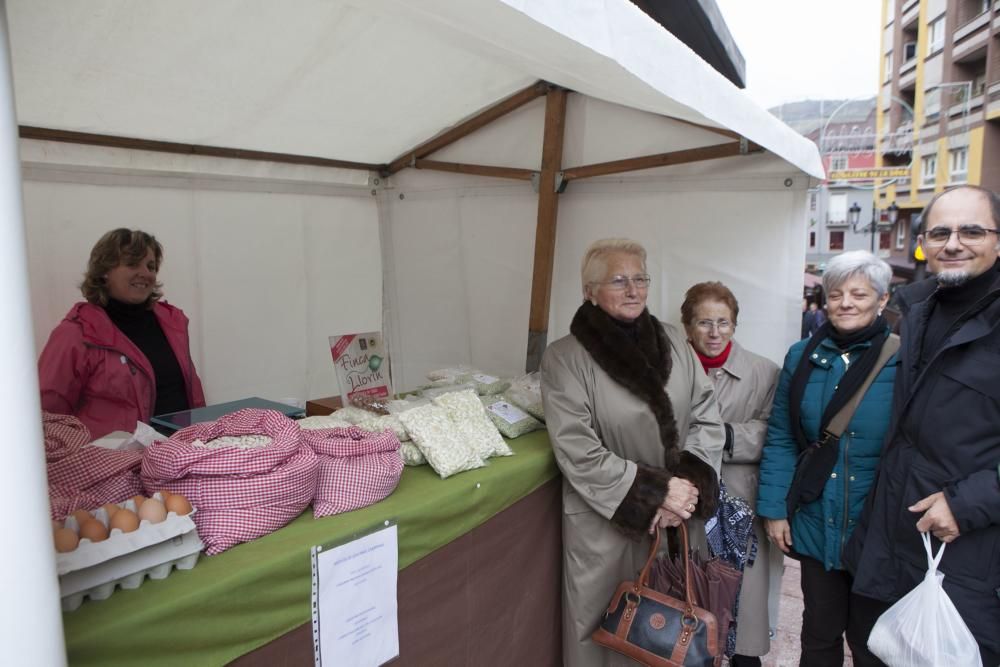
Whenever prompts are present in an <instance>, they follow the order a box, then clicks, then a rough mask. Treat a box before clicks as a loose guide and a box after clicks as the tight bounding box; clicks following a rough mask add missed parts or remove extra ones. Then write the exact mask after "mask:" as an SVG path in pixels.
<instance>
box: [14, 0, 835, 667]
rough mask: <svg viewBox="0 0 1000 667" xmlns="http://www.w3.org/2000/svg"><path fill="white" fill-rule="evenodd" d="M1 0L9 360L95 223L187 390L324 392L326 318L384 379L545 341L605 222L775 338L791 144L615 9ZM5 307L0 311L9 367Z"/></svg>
mask: <svg viewBox="0 0 1000 667" xmlns="http://www.w3.org/2000/svg"><path fill="white" fill-rule="evenodd" d="M6 10H7V12H6V13H7V18H8V23H9V33H10V34H9V47H10V54H11V61H12V63H13V81H14V96H15V99H16V111H17V123H18V124H19V125H20V126H21V127H20V134H21V137H22V139H21V142H20V152H21V162H20V164H21V169H22V172H23V196H24V209H25V226H24V234H25V236H26V240H27V255H26V257H27V271H28V274H29V277H30V284H31V293H30V297H25V296H24V295H23V294H22V295H21V298H23V299H24V302H25V303H26V304H30V305H28V306H26V307H29V308H30V311H31V315H32V319H33V323H34V324H33V332H34V340H33V343H34V347H35V348H36V351H37V349H38V348H40V346H41V345H42V344H44V341H45V339H46V338H47V335H48V332H49V331H50V330H51V328H52V327H53V326H54V325H55V324H56V323H57V322H58V321H59V319H60V318H61V317H62V315H63V314H64V313H65V312H66V310H67V309H68V307H69V306H70V305H71V304H72V303H73V302H74V301H76V300H78V299H79V292H78V290H76V284H77V283H78V281H79V278H80V275H81V273H82V271H83V269H84V266H85V263H86V258H87V253H88V252H89V248H90V246H91V245H92V244H93V242H94V241H95V240H96V238H97V237H98V236H99V235H100V234H101V233H103V232H104V231H107V230H108V229H110V228H113V227H117V226H128V227H138V228H142V229H144V230H146V231H149V232H152V233H154V234H155V235H156V236H157V237H158V238H160V240H161V241H163V243H164V246H165V263H164V267H163V270H162V271H161V274H160V277H161V280H162V281H163V283H164V284H165V291H166V294H167V298H168V300H170V301H171V302H173V303H175V304H177V305H179V306H181V307H182V308H183V309H184V310H185V312H187V314H188V316H189V317H190V318H191V321H192V341H193V353H194V357H195V361H196V364H197V365H198V368H199V371H200V372H201V374H202V377H203V379H204V381H205V386H206V391H207V394H208V398H209V401H210V402H218V401H223V400H229V399H232V398H237V397H240V396H245V395H262V396H266V397H269V398H278V399H280V398H288V397H294V398H308V397H316V396H321V395H328V394H332V393H337V392H336V385H335V382H334V377H333V372H332V365H331V363H330V361H329V357H328V351H327V347H326V337H327V336H328V335H330V334H334V333H342V332H348V331H364V330H371V329H373V328H380V327H384V328H385V330H386V332H387V335H388V337H389V340H390V346H391V352H392V355H391V356H392V359H393V360H394V362H393V363H394V368H393V371H394V379H395V383H396V386H397V387H400V388H404V389H405V388H411V387H413V386H415V385H416V384H418V383H419V382H420V381H421V378H422V375H423V373H424V372H425V371H426V370H428V369H429V368H432V367H435V366H440V365H444V364H448V363H453V362H466V363H472V364H475V365H477V366H479V367H481V368H483V369H484V370H488V371H490V372H494V373H498V374H514V373H517V372H520V371H521V370H523V367H524V360H525V350H526V349H527V348H528V347H529V344H530V343H531V342H532V341H533V340H534V344H535V346H536V348H537V347H538V345H539V344H543V343H544V341H545V340H546V332H549V339H550V340H551V339H554V338H555V337H558V336H560V335H563V334H565V333H566V332H567V330H568V326H569V320H570V318H571V317H572V313H573V311H574V310H575V308H576V307H577V305H578V303H579V301H580V285H579V275H578V263H579V258H580V257H581V255H582V252H583V249H584V248H585V247H586V246H587V244H589V243H590V242H591V241H593V240H594V239H596V238H601V237H606V236H630V237H633V238H636V239H638V240H640V241H641V242H643V243H644V244H645V245H646V247H647V249H648V251H649V269H650V273H651V274H652V275H653V276H654V287H653V290H652V291H651V294H650V308H651V310H652V311H653V312H654V313H655V314H657V315H658V316H660V317H661V318H662V319H665V320H668V321H676V320H677V319H678V318H677V313H678V308H679V305H680V301H681V299H682V297H683V293H684V290H685V289H686V288H687V286H689V285H690V284H692V283H694V282H698V281H700V280H706V279H720V280H723V281H724V282H726V284H727V285H729V286H730V287H731V288H732V289H733V290H734V292H735V293H736V295H737V297H738V298H739V299H740V303H741V318H740V332H739V337H740V339H741V340H742V341H743V342H744V343H745V344H747V345H748V346H749V347H752V348H753V349H755V350H757V351H760V352H761V353H764V354H766V355H768V356H771V357H772V358H775V359H779V358H780V355H781V353H782V352H783V350H784V348H785V347H786V346H787V344H788V342H790V340H791V337H792V336H793V332H795V331H797V329H798V326H799V320H798V318H799V312H798V306H799V298H800V296H801V285H800V282H801V271H802V265H803V261H804V244H803V243H802V242H801V239H802V235H803V232H804V230H803V227H802V225H803V219H804V216H803V215H802V212H803V211H804V207H805V197H806V190H807V188H808V186H809V180H810V178H811V177H821V176H822V167H821V163H820V160H819V156H818V153H817V151H816V149H815V147H814V145H813V144H811V143H810V142H808V141H806V140H805V139H803V138H801V137H799V136H798V135H796V134H795V133H794V132H793V131H792V130H791V129H789V128H788V127H786V126H785V125H783V124H782V123H780V122H779V121H777V120H776V119H774V118H773V117H771V116H770V115H769V114H768V113H767V112H766V111H765V110H763V109H760V108H758V107H756V106H755V105H754V104H753V103H751V102H750V101H749V100H748V99H747V98H746V97H745V96H744V94H743V93H742V92H741V91H739V90H738V89H736V88H735V87H734V86H733V85H732V84H731V83H729V82H728V81H727V80H726V79H724V78H723V77H722V76H721V75H719V74H718V73H716V72H715V71H714V70H711V69H710V68H708V67H707V66H706V65H705V64H704V63H703V62H702V61H701V60H700V59H699V58H698V57H697V56H696V55H695V54H694V53H693V52H691V51H690V50H689V49H688V48H687V47H686V46H684V45H683V44H681V43H680V42H679V41H678V40H677V39H676V38H674V37H673V36H672V35H670V34H669V33H667V32H666V31H664V30H663V29H662V27H661V26H659V25H658V24H656V23H655V22H654V21H652V20H651V19H650V18H648V17H647V16H646V15H645V14H643V13H642V12H641V11H640V10H638V9H637V8H636V7H634V6H633V5H632V4H631V3H629V2H627V0H581V1H579V2H574V3H572V4H567V3H565V2H561V1H559V0H535V1H533V2H528V1H527V0H521V1H517V0H462V1H461V2H457V1H455V0H451V1H449V0H410V1H406V0H354V1H352V0H339V1H338V0H302V1H300V2H296V3H294V5H282V4H276V3H269V2H263V1H258V2H246V1H238V0H220V1H218V2H212V3H200V2H194V1H193V0H182V1H178V2H171V3H132V2H126V1H125V0H97V1H94V2H87V3H69V2H62V3H60V2H31V1H30V0H12V1H8V2H7V8H6ZM539 82H545V83H539ZM4 129H7V130H9V132H10V135H11V136H8V137H5V140H6V141H9V142H12V141H13V128H12V127H11V128H4ZM435 137H437V140H436V141H432V142H430V143H422V142H428V140H431V139H432V138H435ZM11 154H13V149H12V150H11ZM710 158H715V159H710ZM616 161H625V163H618V162H616ZM608 163H613V164H610V165H609V164H608ZM639 169H641V170H639ZM456 171H458V172H465V173H458V174H456V173H451V172H456ZM14 179H15V180H14V182H15V183H16V174H15V176H14ZM567 184H568V185H567ZM564 186H565V189H564V191H563V192H562V194H558V193H557V192H556V190H557V189H562V188H563V187H564ZM536 189H537V192H536ZM15 199H16V197H15ZM557 214H558V220H559V224H558V228H557V226H556V216H557ZM17 218H18V216H17V214H16V207H14V208H13V209H8V222H7V224H6V225H5V227H10V228H12V229H13V231H11V232H10V233H11V234H13V235H14V236H13V237H12V238H13V241H12V242H11V243H5V244H4V248H5V250H6V251H9V252H13V259H14V260H18V261H11V262H8V265H7V266H6V267H5V270H6V271H7V273H8V276H10V277H11V280H10V286H9V289H13V290H15V291H16V290H17V289H23V288H19V287H18V285H23V281H24V275H23V274H24V269H23V268H22V267H24V266H25V261H24V256H22V255H20V250H19V248H20V247H23V243H18V242H17V238H20V234H22V232H21V231H20V227H19V225H18V221H17ZM533 291H534V296H533ZM550 303H551V308H550ZM26 314H27V313H26V312H25V315H26ZM13 319H15V320H17V319H18V318H13ZM24 319H25V318H21V321H20V323H14V322H9V321H8V323H6V324H5V325H4V328H3V329H2V332H3V339H4V341H5V342H7V341H8V340H10V341H12V342H11V343H9V344H5V345H4V349H6V350H8V352H7V354H16V355H18V356H19V363H21V365H22V366H24V364H23V361H24V359H23V358H24V356H25V355H26V351H27V350H29V349H31V344H32V341H31V340H28V341H24V340H22V339H21V338H19V337H20V336H21V335H22V334H24V333H25V332H27V331H29V328H28V327H26V326H24V321H23V320H24ZM529 319H530V320H531V322H532V325H531V330H532V337H534V339H533V338H532V337H529V331H528V327H526V326H525V325H526V323H528V321H529ZM18 326H19V327H20V328H18ZM539 336H540V337H539ZM15 340H19V341H20V343H19V345H20V347H18V346H16V345H14V344H13V341H15ZM536 352H537V349H536ZM32 361H33V358H32ZM25 368H28V371H24V369H22V372H21V373H20V375H17V376H8V377H6V378H5V379H4V381H3V382H4V386H3V396H4V398H5V399H9V400H5V402H4V405H5V408H4V409H5V411H6V414H5V417H7V418H8V419H7V423H11V424H14V425H15V426H16V429H15V434H16V435H17V436H20V439H25V440H29V441H30V442H37V441H38V438H39V435H38V426H37V424H38V419H37V416H38V412H37V410H38V403H37V386H36V385H35V384H34V379H33V378H31V377H27V376H26V375H25V373H26V372H27V373H29V374H30V367H25ZM21 448H22V449H24V450H34V451H31V452H29V453H28V455H27V456H26V457H25V458H24V459H23V460H20V459H19V460H18V461H17V462H16V463H17V465H16V466H15V475H14V477H15V478H16V479H17V480H18V483H17V484H15V485H13V487H8V488H7V489H5V490H4V491H3V492H0V499H2V500H3V501H4V502H5V503H7V504H8V506H9V501H10V494H12V493H14V494H21V495H22V496H23V495H25V494H28V495H30V496H31V498H32V504H31V511H28V512H24V513H23V514H22V515H21V517H20V519H21V521H22V522H23V523H22V524H21V528H20V530H22V531H23V533H24V534H26V535H29V536H30V537H29V539H27V540H26V541H25V553H24V555H23V556H24V563H30V564H31V569H33V570H36V571H37V570H40V571H39V572H37V576H34V577H28V578H23V577H18V579H19V580H18V581H17V582H16V583H15V582H13V581H11V582H8V581H7V580H8V579H10V578H11V577H10V574H5V575H4V583H5V584H6V583H10V586H9V587H8V590H11V591H17V590H21V591H28V590H29V589H31V588H32V587H34V588H39V587H40V588H41V589H44V590H45V591H46V594H45V596H43V597H45V599H44V600H42V601H40V602H43V603H44V606H45V610H46V611H45V614H44V616H45V617H46V619H47V623H48V625H44V624H41V623H36V619H35V618H30V617H29V618H26V617H25V614H23V606H22V604H21V602H20V601H21V600H23V599H24V597H25V596H26V595H27V593H25V596H21V595H17V594H12V595H8V596H5V600H6V602H4V603H2V605H0V621H3V627H4V630H3V633H4V642H5V644H6V645H8V646H12V647H14V649H13V650H14V653H13V654H14V655H18V654H19V653H23V655H24V656H26V657H28V658H30V657H32V656H41V655H49V654H42V653H40V651H42V650H43V648H44V650H46V651H51V650H56V651H57V652H59V651H61V649H60V648H59V647H56V649H52V648H51V644H52V637H53V634H57V635H59V634H61V633H59V631H58V627H55V628H53V626H52V623H55V624H58V622H59V621H58V618H59V617H58V611H57V609H58V599H57V594H56V592H55V584H54V576H53V571H52V570H53V569H54V568H52V567H50V565H51V563H50V561H49V560H48V558H49V554H50V551H51V549H50V546H49V541H50V540H49V535H48V532H47V530H42V531H39V526H42V527H44V522H43V520H42V516H43V515H44V514H45V513H46V512H47V508H46V499H45V495H44V493H43V492H42V491H41V490H40V488H38V486H39V485H38V484H37V479H38V477H39V474H38V471H39V469H40V466H41V465H42V463H43V459H42V458H41V456H40V451H41V447H40V446H24V445H22V446H21ZM32 480H34V481H32ZM8 571H9V572H12V571H13V570H8ZM42 606H43V605H35V608H36V609H40V608H42ZM29 628H31V629H30V630H29ZM8 633H10V639H9V641H8ZM38 633H42V634H41V635H39V634H38ZM40 637H41V638H40ZM41 644H46V645H48V646H45V647H43V646H41ZM46 662H48V661H47V660H46Z"/></svg>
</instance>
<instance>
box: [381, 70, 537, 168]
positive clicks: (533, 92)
mask: <svg viewBox="0 0 1000 667" xmlns="http://www.w3.org/2000/svg"><path fill="white" fill-rule="evenodd" d="M549 88H550V85H549V84H548V83H546V82H544V81H538V82H536V83H533V84H531V85H530V86H528V87H527V88H524V89H523V90H520V91H518V92H516V93H514V94H513V95H511V96H510V97H507V98H505V99H502V100H500V101H499V102H497V103H496V104H494V105H493V106H491V107H488V108H486V109H484V110H482V111H480V112H479V113H477V114H476V115H475V116H473V117H472V118H469V119H468V120H465V121H463V122H461V123H459V124H458V125H456V126H455V127H453V128H451V129H450V130H447V131H446V132H442V133H441V134H439V135H438V136H436V137H434V138H433V139H430V140H429V141H425V142H424V143H422V144H420V145H419V146H417V147H416V148H413V149H412V150H409V151H407V152H405V153H403V154H402V155H400V156H399V157H398V158H396V159H395V160H393V161H392V162H390V163H389V166H388V167H387V168H386V169H385V170H384V171H383V172H382V173H383V175H384V176H390V175H392V174H395V173H396V172H397V171H399V170H401V169H405V168H406V167H409V166H411V165H412V163H413V162H414V161H415V160H419V159H420V158H423V157H427V156H428V155H430V154H431V153H434V152H435V151H439V150H441V149H442V148H444V147H445V146H448V145H449V144H453V143H455V142H456V141H458V140H459V139H461V138H462V137H466V136H468V135H470V134H472V133H473V132H475V131H476V130H478V129H479V128H481V127H485V126H487V125H489V124H490V123H492V122H493V121H495V120H496V119H497V118H500V117H501V116H505V115H507V114H509V113H510V112H511V111H514V110H515V109H519V108H521V107H523V106H524V105H525V104H527V103H528V102H530V101H532V100H533V99H535V98H537V97H541V96H542V95H545V94H546V91H548V90H549Z"/></svg>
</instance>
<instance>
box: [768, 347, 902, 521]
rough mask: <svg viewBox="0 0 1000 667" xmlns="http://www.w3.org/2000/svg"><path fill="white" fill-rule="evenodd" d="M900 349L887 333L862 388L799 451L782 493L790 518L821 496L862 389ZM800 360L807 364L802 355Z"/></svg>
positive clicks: (873, 379) (866, 388)
mask: <svg viewBox="0 0 1000 667" xmlns="http://www.w3.org/2000/svg"><path fill="white" fill-rule="evenodd" d="M898 349H899V336H897V335H896V334H890V335H889V337H888V338H887V339H886V341H885V344H883V345H882V349H881V350H880V352H879V355H878V358H877V359H876V360H875V365H874V366H873V367H872V369H871V371H869V373H868V375H867V377H865V381H864V383H862V385H861V388H860V389H858V391H857V392H856V393H855V394H854V396H852V397H851V400H849V401H848V402H847V403H846V404H845V405H844V407H842V408H841V409H840V411H839V412H837V414H836V415H834V416H833V418H832V419H831V420H830V423H829V424H828V425H827V427H826V428H825V429H823V431H822V432H821V433H820V436H819V439H818V440H816V441H815V442H813V443H810V444H809V446H808V447H806V448H805V449H803V450H802V451H800V452H799V456H798V458H797V459H796V460H795V475H794V476H793V477H792V484H791V486H789V487H788V495H787V496H785V510H786V512H787V513H786V515H785V516H786V517H787V518H788V520H789V521H791V520H792V516H793V515H794V514H795V510H797V509H798V508H799V505H804V504H806V503H811V502H812V501H814V500H816V499H817V498H819V497H820V496H821V495H823V489H824V487H825V486H826V480H827V479H829V478H830V472H831V471H832V470H833V468H834V466H836V465H837V455H838V454H839V453H840V448H839V447H838V446H837V445H838V443H839V442H840V436H841V435H842V434H843V433H844V429H846V428H847V425H848V424H849V423H850V422H851V417H853V416H854V411H855V410H857V409H858V405H860V404H861V400H862V399H863V398H864V397H865V392H867V391H868V388H869V387H870V386H871V384H872V382H874V381H875V378H876V377H878V374H879V373H881V372H882V369H883V368H884V367H885V364H886V362H888V361H889V358H890V357H891V356H892V355H893V354H895V353H896V351H897V350H898ZM802 363H809V362H808V360H807V359H806V358H805V357H804V356H803V358H802Z"/></svg>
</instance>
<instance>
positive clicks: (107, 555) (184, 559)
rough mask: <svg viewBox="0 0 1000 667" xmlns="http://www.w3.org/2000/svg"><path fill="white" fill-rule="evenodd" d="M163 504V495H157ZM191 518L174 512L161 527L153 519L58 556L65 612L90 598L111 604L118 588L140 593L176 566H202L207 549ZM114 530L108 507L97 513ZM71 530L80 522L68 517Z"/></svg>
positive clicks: (130, 505)
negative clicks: (145, 583)
mask: <svg viewBox="0 0 1000 667" xmlns="http://www.w3.org/2000/svg"><path fill="white" fill-rule="evenodd" d="M153 497H154V498H156V499H158V500H159V499H160V494H159V493H157V494H155V495H154V496H153ZM119 506H120V507H123V508H126V509H131V510H133V511H134V510H135V503H134V502H133V501H132V500H128V501H125V502H124V503H119ZM194 513H195V510H192V511H191V513H189V514H186V515H177V514H175V513H174V512H169V513H168V514H167V518H166V519H164V520H163V521H161V522H159V523H151V522H150V521H148V520H145V519H144V520H142V521H140V522H139V528H137V529H136V530H134V531H132V532H130V533H124V532H122V531H121V530H119V529H117V528H115V529H114V530H112V531H111V534H110V535H109V537H108V538H107V539H105V540H101V541H100V542H91V541H90V540H88V539H86V538H84V539H81V540H80V544H79V546H77V548H76V549H74V550H73V551H70V552H66V553H59V554H56V570H57V572H58V574H59V589H60V594H61V596H62V607H63V610H64V611H72V610H74V609H76V608H77V607H79V606H80V605H81V604H82V603H83V600H84V598H86V597H89V598H91V599H92V600H104V599H107V598H108V597H109V596H110V595H111V594H112V593H113V592H114V591H115V588H116V587H119V586H120V587H121V588H124V589H133V588H138V587H139V586H140V585H141V584H142V582H143V581H144V580H145V578H146V576H147V575H148V576H149V577H150V578H151V579H163V578H164V577H166V576H168V575H169V574H170V573H171V572H172V571H173V569H174V568H175V567H176V568H177V569H179V570H189V569H191V568H192V567H194V566H195V564H196V563H197V562H198V555H199V552H200V551H201V550H202V549H204V547H205V545H204V544H203V543H202V541H201V539H200V538H199V537H198V531H197V529H196V528H195V524H194V521H192V520H191V515H193V514H194ZM91 514H92V515H93V516H94V517H95V518H96V519H97V520H98V521H101V522H102V523H104V525H105V526H107V525H108V514H107V511H106V510H104V508H99V509H97V510H94V511H92V512H91ZM65 526H66V527H67V528H72V529H74V530H77V529H78V525H77V522H76V518H75V517H73V516H69V517H67V518H66V521H65Z"/></svg>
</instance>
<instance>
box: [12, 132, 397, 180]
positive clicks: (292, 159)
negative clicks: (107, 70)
mask: <svg viewBox="0 0 1000 667" xmlns="http://www.w3.org/2000/svg"><path fill="white" fill-rule="evenodd" d="M18 132H19V134H20V136H21V138H22V139H38V140H41V141H61V142H63V143H68V144H86V145H89V146H107V147H110V148H127V149H131V150H137V151H155V152H157V153H176V154H178V155H204V156H207V157H222V158H231V159H234V160H263V161H265V162H281V163H283V164H305V165H311V166H314V167H332V168H335V169H357V170H360V171H379V170H381V169H384V168H385V165H384V164H371V163H368V162H352V161H350V160H335V159H332V158H324V157H318V156H315V155H295V154H292V153H274V152H270V151H254V150H247V149H244V148H226V147H224V146H203V145H200V144H182V143H178V142H176V141H159V140H155V139H137V138H134V137H118V136H114V135H111V134H95V133H93V132H75V131H72V130H54V129H51V128H47V127H33V126H31V125H21V126H20V127H19V128H18Z"/></svg>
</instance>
